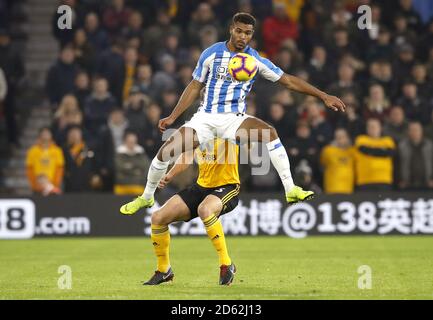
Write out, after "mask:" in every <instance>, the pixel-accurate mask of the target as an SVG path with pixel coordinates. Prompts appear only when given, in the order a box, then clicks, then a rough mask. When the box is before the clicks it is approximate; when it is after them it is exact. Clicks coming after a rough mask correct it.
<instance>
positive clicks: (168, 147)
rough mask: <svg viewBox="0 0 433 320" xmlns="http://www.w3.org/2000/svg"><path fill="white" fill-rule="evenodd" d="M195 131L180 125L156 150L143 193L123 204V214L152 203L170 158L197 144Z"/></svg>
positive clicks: (121, 209) (131, 212)
mask: <svg viewBox="0 0 433 320" xmlns="http://www.w3.org/2000/svg"><path fill="white" fill-rule="evenodd" d="M198 141H199V140H198V136H197V133H196V131H195V130H194V129H193V128H191V127H185V126H183V127H181V128H179V130H177V131H176V132H175V133H174V134H173V135H172V136H171V137H170V138H169V139H168V140H167V141H165V143H164V144H163V145H162V146H161V148H160V149H159V150H158V153H157V155H156V156H155V158H153V160H152V163H151V165H150V168H149V171H148V174H147V182H146V187H145V189H144V192H143V194H142V195H141V196H140V197H137V198H136V199H134V200H133V201H131V202H129V203H127V204H125V205H123V206H122V207H121V208H120V212H121V213H123V214H134V213H135V212H137V211H138V210H139V209H140V208H143V207H146V208H148V207H151V206H153V203H154V198H153V195H154V193H155V190H156V188H157V186H158V183H159V181H160V180H161V179H162V177H163V176H164V174H165V173H166V171H167V168H168V165H169V164H170V159H177V157H179V155H180V154H181V153H183V152H186V151H190V150H193V149H194V148H196V147H197V146H198V144H199V142H198Z"/></svg>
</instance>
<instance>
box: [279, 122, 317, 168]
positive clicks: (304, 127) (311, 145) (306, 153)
mask: <svg viewBox="0 0 433 320" xmlns="http://www.w3.org/2000/svg"><path fill="white" fill-rule="evenodd" d="M286 148H287V153H288V155H289V157H290V162H291V163H292V164H293V167H296V166H297V165H298V164H299V163H300V162H301V160H303V159H304V160H307V162H308V165H309V166H310V167H311V168H313V172H314V175H315V176H316V173H317V171H318V170H317V169H318V167H317V165H318V161H317V160H318V159H317V158H318V156H319V146H318V144H317V141H316V140H315V139H314V137H313V136H312V134H311V129H310V127H309V126H308V123H307V122H306V121H305V120H299V121H298V123H297V124H296V136H295V137H293V138H292V139H290V140H289V142H288V143H287V146H286Z"/></svg>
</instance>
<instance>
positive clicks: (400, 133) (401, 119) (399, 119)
mask: <svg viewBox="0 0 433 320" xmlns="http://www.w3.org/2000/svg"><path fill="white" fill-rule="evenodd" d="M406 130H407V121H406V117H405V114H404V110H403V108H402V107H401V106H399V105H396V106H394V107H392V108H391V110H390V112H389V116H388V117H387V118H386V121H385V125H384V127H383V133H384V134H385V135H386V136H390V137H391V138H392V139H393V140H394V141H395V143H396V144H398V143H399V142H400V141H401V139H402V138H403V137H404V135H405V134H406Z"/></svg>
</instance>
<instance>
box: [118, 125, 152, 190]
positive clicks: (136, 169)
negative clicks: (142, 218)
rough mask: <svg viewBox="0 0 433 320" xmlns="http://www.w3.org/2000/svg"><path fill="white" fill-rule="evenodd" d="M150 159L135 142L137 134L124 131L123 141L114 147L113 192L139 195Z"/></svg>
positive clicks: (142, 188)
mask: <svg viewBox="0 0 433 320" xmlns="http://www.w3.org/2000/svg"><path fill="white" fill-rule="evenodd" d="M149 166H150V160H149V158H148V157H147V155H146V153H145V152H144V149H143V148H142V147H141V146H140V145H138V143H137V135H136V134H135V133H132V132H126V134H125V137H124V140H123V143H122V144H121V145H120V146H119V147H118V148H117V149H116V156H115V168H116V169H115V172H116V182H115V185H114V193H115V194H117V195H139V194H142V193H143V190H144V187H143V186H144V181H145V178H146V174H147V170H148V169H149Z"/></svg>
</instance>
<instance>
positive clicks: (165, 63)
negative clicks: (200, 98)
mask: <svg viewBox="0 0 433 320" xmlns="http://www.w3.org/2000/svg"><path fill="white" fill-rule="evenodd" d="M161 63H162V70H160V71H158V72H156V73H155V76H154V77H153V83H154V84H155V95H156V96H157V97H160V96H161V94H162V92H163V91H164V90H174V89H176V61H175V60H174V58H173V57H172V56H170V55H164V56H163V57H162V58H161Z"/></svg>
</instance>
